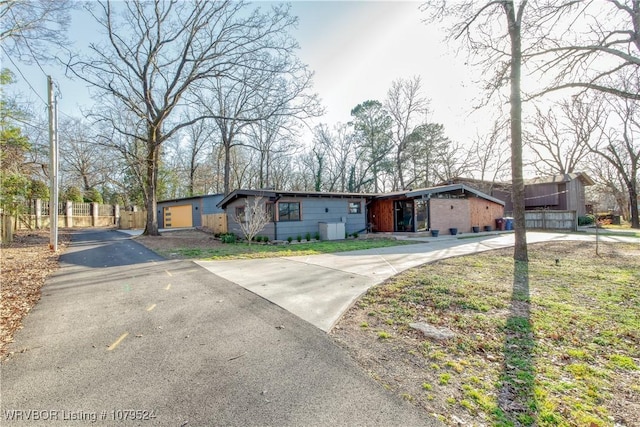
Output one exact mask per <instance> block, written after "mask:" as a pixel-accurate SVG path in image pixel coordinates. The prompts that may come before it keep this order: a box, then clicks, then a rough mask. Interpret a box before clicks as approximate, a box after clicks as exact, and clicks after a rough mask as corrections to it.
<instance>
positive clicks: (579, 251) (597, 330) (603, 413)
mask: <svg viewBox="0 0 640 427" xmlns="http://www.w3.org/2000/svg"><path fill="white" fill-rule="evenodd" d="M600 249H601V250H600V253H601V256H599V257H597V256H595V251H594V247H593V244H592V243H584V242H554V243H545V244H539V245H530V248H529V257H530V261H529V262H528V263H522V264H517V265H515V266H514V262H513V259H512V251H511V250H499V251H493V252H487V253H482V254H476V255H472V256H465V257H459V258H451V259H447V260H443V261H440V262H437V263H433V264H428V265H425V266H422V267H419V268H416V269H412V270H409V271H407V272H405V273H403V274H400V275H398V276H396V277H394V278H392V279H390V280H388V281H387V282H385V283H384V284H382V285H380V286H377V287H375V288H372V289H370V290H369V291H368V292H367V293H366V294H365V295H364V296H363V297H362V298H361V299H360V300H359V301H358V303H356V305H355V306H354V307H353V308H352V309H351V311H350V312H349V313H348V314H347V315H346V316H345V318H344V320H343V322H341V324H340V329H339V330H338V331H337V332H335V334H336V335H338V338H339V339H340V342H343V344H344V345H345V346H346V347H347V348H348V349H349V350H350V351H351V352H352V354H354V355H355V356H356V358H357V359H358V354H360V353H359V351H358V349H359V348H363V349H364V348H368V347H371V346H373V347H374V349H375V352H374V353H373V354H379V353H382V354H385V357H380V355H378V356H374V357H371V356H368V359H367V360H362V361H361V362H362V363H365V364H366V366H367V369H368V370H370V371H372V372H374V373H375V374H376V375H377V376H379V377H380V378H381V381H383V382H385V383H389V384H391V383H393V384H398V386H397V392H398V393H399V394H402V393H407V394H410V395H412V396H414V398H415V399H414V403H415V404H417V405H420V406H422V407H424V408H425V410H426V411H427V412H428V413H430V414H432V413H437V414H438V408H447V409H446V411H444V412H440V413H439V416H438V418H441V419H443V420H444V421H445V422H446V423H449V424H452V425H453V424H455V421H454V420H453V418H452V415H455V416H456V417H457V418H461V419H466V420H472V422H473V423H476V422H478V423H481V424H488V425H499V426H516V425H517V426H534V425H537V426H584V425H586V426H594V427H595V426H613V425H614V424H615V423H617V424H620V425H633V423H634V422H636V421H637V417H638V413H637V408H638V407H639V406H640V387H638V386H635V387H634V385H635V384H637V383H638V379H639V378H640V368H639V366H640V269H639V268H638V265H639V261H638V260H640V245H638V244H623V243H617V244H610V243H604V244H603V243H601V244H600ZM556 258H558V259H560V260H561V261H560V265H556V263H555V259H556ZM364 317H366V318H367V321H368V326H369V328H367V329H362V328H359V327H358V324H357V323H356V324H355V325H353V326H352V327H349V326H348V322H349V321H350V320H349V319H354V320H353V321H354V322H358V319H361V318H364ZM387 320H391V322H387ZM416 321H422V322H428V323H431V324H433V325H434V326H437V327H447V328H449V329H451V330H452V331H454V332H455V333H456V337H455V338H454V339H451V340H449V341H431V340H425V339H424V338H423V337H422V335H420V334H419V333H418V332H416V331H414V330H412V329H411V328H409V327H408V324H409V323H411V322H416ZM344 323H347V324H344ZM346 329H351V330H353V331H354V332H353V335H347V336H344V335H343V334H345V332H344V331H345V330H346ZM356 331H357V332H356ZM372 331H376V334H374V335H373V336H372ZM384 331H387V332H388V333H390V334H393V336H394V339H393V341H388V340H380V339H375V338H377V337H378V336H379V335H380V333H381V332H384ZM350 337H352V338H350ZM396 352H402V354H403V355H406V356H403V358H402V359H400V358H398V360H395V359H392V357H391V356H390V355H393V354H399V353H396ZM362 354H368V355H371V354H372V350H371V349H370V348H368V350H367V351H366V352H363V353H362ZM375 358H377V359H380V360H386V361H387V362H385V365H380V366H379V367H378V369H376V368H375V366H372V365H371V361H370V360H371V359H375ZM389 360H395V362H394V363H398V364H400V365H402V366H399V367H397V368H396V369H394V368H392V367H390V366H389ZM406 372H408V374H405V373H406ZM385 375H389V376H390V378H389V377H386V376H385ZM425 384H426V385H428V387H425V386H424V385H425ZM431 388H432V389H431ZM425 390H429V393H425ZM634 411H636V412H634Z"/></svg>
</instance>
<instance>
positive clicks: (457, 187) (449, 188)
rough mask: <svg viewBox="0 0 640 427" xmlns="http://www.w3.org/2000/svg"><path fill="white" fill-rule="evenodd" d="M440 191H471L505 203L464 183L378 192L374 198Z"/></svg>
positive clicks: (415, 197)
mask: <svg viewBox="0 0 640 427" xmlns="http://www.w3.org/2000/svg"><path fill="white" fill-rule="evenodd" d="M442 193H458V194H464V193H471V194H475V195H476V196H478V197H480V198H482V199H485V200H489V201H491V202H494V203H498V204H500V205H503V206H504V204H505V202H504V201H502V200H499V199H496V198H495V197H492V196H489V195H488V194H485V193H483V192H482V191H479V190H477V189H475V188H472V187H469V186H467V185H464V184H448V185H439V186H437V187H429V188H419V189H417V190H412V189H411V190H405V191H397V192H394V193H385V194H379V195H377V196H376V198H377V199H388V198H394V197H402V196H404V197H407V198H410V199H417V198H420V197H425V196H426V197H431V196H432V195H434V194H442Z"/></svg>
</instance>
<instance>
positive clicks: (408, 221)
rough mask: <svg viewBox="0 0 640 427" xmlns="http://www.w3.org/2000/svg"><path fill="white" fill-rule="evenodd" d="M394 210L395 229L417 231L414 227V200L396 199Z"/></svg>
mask: <svg viewBox="0 0 640 427" xmlns="http://www.w3.org/2000/svg"><path fill="white" fill-rule="evenodd" d="M394 212H395V223H396V224H395V225H396V229H395V231H415V229H414V228H413V226H414V223H413V200H396V201H395V202H394Z"/></svg>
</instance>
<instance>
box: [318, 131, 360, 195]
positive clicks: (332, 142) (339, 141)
mask: <svg viewBox="0 0 640 427" xmlns="http://www.w3.org/2000/svg"><path fill="white" fill-rule="evenodd" d="M313 139H314V144H315V145H317V146H321V147H323V148H322V151H323V153H325V168H324V173H325V177H324V182H325V189H326V190H327V191H347V181H348V170H349V169H350V167H351V165H352V164H353V163H354V150H355V144H354V138H353V135H352V134H351V133H350V131H349V126H348V125H345V124H341V123H338V124H336V125H335V126H334V128H333V130H331V129H329V127H328V126H327V125H326V124H321V125H318V126H316V127H315V129H314V132H313ZM317 150H320V149H319V148H318V149H317Z"/></svg>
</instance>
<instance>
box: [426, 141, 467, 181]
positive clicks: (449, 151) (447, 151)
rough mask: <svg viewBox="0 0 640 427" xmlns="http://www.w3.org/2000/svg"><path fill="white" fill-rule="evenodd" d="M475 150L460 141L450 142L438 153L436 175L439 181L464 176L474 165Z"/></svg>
mask: <svg viewBox="0 0 640 427" xmlns="http://www.w3.org/2000/svg"><path fill="white" fill-rule="evenodd" d="M472 157H473V152H472V151H470V150H468V149H467V147H464V146H463V145H461V144H459V143H455V142H452V143H449V144H447V145H446V147H444V149H443V150H440V151H438V152H437V153H436V158H437V164H436V168H435V175H436V178H437V179H438V181H440V182H448V181H451V180H452V179H453V178H456V177H459V176H464V175H466V174H468V173H469V172H471V169H472V167H473V160H472Z"/></svg>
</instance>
